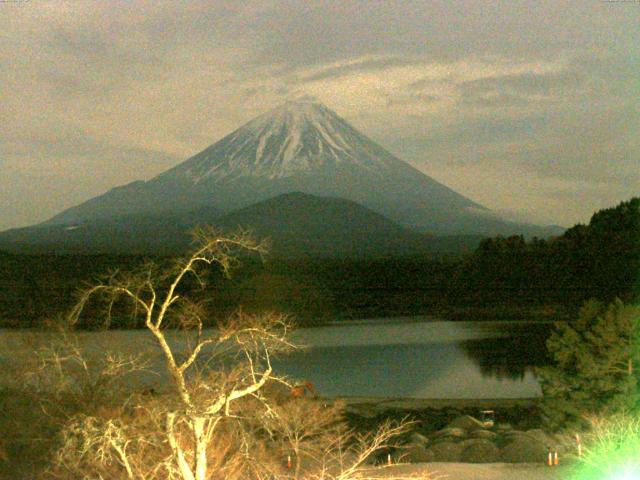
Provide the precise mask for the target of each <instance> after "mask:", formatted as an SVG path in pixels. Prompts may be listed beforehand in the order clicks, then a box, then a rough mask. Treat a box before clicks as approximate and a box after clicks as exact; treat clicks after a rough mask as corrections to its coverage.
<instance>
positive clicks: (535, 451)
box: [500, 436, 549, 463]
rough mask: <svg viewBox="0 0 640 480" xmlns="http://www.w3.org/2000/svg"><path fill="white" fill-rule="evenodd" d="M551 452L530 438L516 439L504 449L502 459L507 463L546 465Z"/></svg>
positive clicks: (510, 441) (521, 437)
mask: <svg viewBox="0 0 640 480" xmlns="http://www.w3.org/2000/svg"><path fill="white" fill-rule="evenodd" d="M548 453H549V450H548V448H547V445H544V444H542V443H540V442H538V441H536V440H534V439H532V438H531V437H529V436H520V437H515V438H513V439H511V440H509V441H508V443H507V444H506V445H505V446H504V447H502V451H501V453H500V457H501V458H500V459H501V461H503V462H507V463H544V462H546V461H547V454H548Z"/></svg>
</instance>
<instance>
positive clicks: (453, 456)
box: [427, 441, 463, 462]
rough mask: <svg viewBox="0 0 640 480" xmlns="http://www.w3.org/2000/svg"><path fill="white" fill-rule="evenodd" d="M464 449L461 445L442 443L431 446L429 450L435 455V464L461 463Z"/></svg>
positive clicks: (449, 442) (448, 442)
mask: <svg viewBox="0 0 640 480" xmlns="http://www.w3.org/2000/svg"><path fill="white" fill-rule="evenodd" d="M462 449H463V446H462V444H461V443H456V442H451V441H442V442H439V443H436V444H434V445H431V446H430V447H429V448H428V449H427V450H428V451H429V452H431V454H432V455H433V460H432V461H434V462H459V461H460V457H461V455H462Z"/></svg>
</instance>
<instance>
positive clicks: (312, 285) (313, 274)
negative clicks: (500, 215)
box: [0, 198, 640, 328]
mask: <svg viewBox="0 0 640 480" xmlns="http://www.w3.org/2000/svg"><path fill="white" fill-rule="evenodd" d="M144 260H145V258H142V257H139V256H126V255H118V256H111V255H44V254H43V255H16V254H9V253H0V321H1V322H2V325H4V326H18V327H25V326H26V327H29V326H35V325H38V324H39V323H41V322H42V321H43V319H48V318H49V319H50V318H53V317H55V316H56V315H59V314H61V313H63V312H66V311H67V310H68V308H69V307H70V306H71V305H72V304H73V303H74V301H75V299H74V292H75V291H76V290H77V288H78V285H81V284H82V283H83V282H89V283H93V282H95V280H96V278H97V277H98V276H100V275H103V274H104V273H105V272H107V271H110V270H111V271H114V270H129V269H130V268H132V267H133V266H135V265H138V264H140V263H141V262H142V261H144ZM146 260H149V257H146ZM151 260H155V261H158V262H160V263H162V262H167V261H168V260H167V259H165V258H151ZM639 272H640V199H638V198H634V199H632V200H630V201H627V202H623V203H621V204H620V205H618V206H617V207H615V208H609V209H605V210H602V211H599V212H597V213H595V214H594V215H593V217H592V219H591V221H590V223H589V224H588V225H576V226H574V227H573V228H571V229H569V230H567V231H566V232H565V233H564V234H563V235H562V236H559V237H556V238H551V239H546V240H542V239H533V240H530V241H527V240H525V239H524V238H523V237H522V236H513V237H506V238H505V237H496V238H489V239H486V240H484V241H482V242H481V244H480V246H479V247H478V248H477V249H476V250H475V251H474V252H473V253H470V254H467V255H464V256H462V257H434V256H426V255H425V256H414V257H377V258H360V259H347V258H334V259H331V258H324V259H315V260H314V259H306V260H295V261H294V260H289V261H287V259H280V258H272V257H266V259H265V260H264V261H262V260H259V259H255V258H244V259H242V261H241V263H240V265H239V266H238V268H237V269H236V270H235V271H234V273H233V275H232V277H231V279H230V281H224V279H223V278H222V275H221V272H220V271H213V272H212V273H211V274H210V278H209V280H210V283H209V286H208V290H207V291H205V292H201V293H198V295H202V297H203V298H205V297H206V298H208V299H210V301H211V302H212V307H215V308H212V309H211V310H212V311H215V312H216V315H217V316H218V318H223V317H224V316H226V315H228V314H229V313H230V312H232V311H234V310H235V309H236V308H238V306H240V305H242V307H243V309H245V310H247V311H250V312H251V311H253V312H258V311H263V310H275V311H280V312H284V313H290V314H293V315H294V316H295V317H296V318H297V321H298V323H299V324H301V325H313V324H317V323H321V322H324V321H326V320H329V319H331V320H333V319H337V318H341V319H353V318H375V317H389V316H405V315H434V314H435V315H440V316H444V317H446V318H452V319H473V320H476V319H484V318H487V319H497V318H504V319H527V318H549V319H554V318H559V317H562V316H564V317H567V318H568V317H569V316H571V315H574V314H575V313H576V312H577V310H578V308H579V306H580V305H582V303H584V302H585V301H586V300H588V299H591V298H595V299H599V300H602V301H611V300H613V299H614V298H620V299H622V300H625V301H630V300H632V299H633V298H635V297H636V295H637V294H638V292H639V284H640V281H639V278H640V275H639ZM193 287H194V284H188V285H185V287H184V288H185V291H190V290H192V289H193ZM212 320H215V318H213V319H212ZM113 321H114V325H113V326H117V327H123V328H130V327H135V326H136V324H135V322H134V323H131V321H130V320H129V319H127V318H125V317H124V316H121V315H118V310H117V308H116V310H115V311H114V320H113ZM87 326H90V325H87ZM137 326H140V325H139V324H138V325H137Z"/></svg>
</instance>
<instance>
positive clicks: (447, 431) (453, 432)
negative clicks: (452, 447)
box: [431, 427, 467, 439]
mask: <svg viewBox="0 0 640 480" xmlns="http://www.w3.org/2000/svg"><path fill="white" fill-rule="evenodd" d="M466 436H467V431H466V430H464V429H463V428H457V427H454V428H449V427H447V428H443V429H442V430H438V431H437V432H435V433H434V434H433V435H431V438H434V439H438V438H465V437H466Z"/></svg>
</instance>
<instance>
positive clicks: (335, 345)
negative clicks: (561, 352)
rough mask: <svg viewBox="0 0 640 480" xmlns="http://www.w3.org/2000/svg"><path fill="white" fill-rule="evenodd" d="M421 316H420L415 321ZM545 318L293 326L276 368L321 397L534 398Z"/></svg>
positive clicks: (546, 327)
mask: <svg viewBox="0 0 640 480" xmlns="http://www.w3.org/2000/svg"><path fill="white" fill-rule="evenodd" d="M420 320H423V321H420ZM548 331H549V324H542V323H531V322H524V323H523V322H447V321H424V319H420V318H411V319H405V320H403V321H397V320H393V321H388V320H370V321H362V322H358V323H356V324H348V325H344V324H342V325H331V326H325V327H319V328H313V329H301V330H299V331H298V332H296V335H295V338H294V339H295V340H296V341H297V342H298V343H300V344H305V345H307V346H308V348H307V349H306V350H304V351H302V352H296V353H294V354H293V355H290V356H288V357H286V358H284V359H281V360H279V361H277V362H276V369H278V370H279V371H281V372H284V373H286V374H288V375H290V376H292V377H293V378H297V379H307V380H310V381H311V382H313V383H314V385H315V387H316V389H317V390H318V392H319V393H320V394H321V395H323V396H336V395H345V396H375V397H403V398H410V397H411V398H531V397H537V396H539V395H540V387H539V385H538V382H537V381H536V379H535V376H534V374H533V368H532V366H534V365H536V364H541V363H542V362H543V361H544V341H545V339H546V336H547V334H548Z"/></svg>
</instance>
